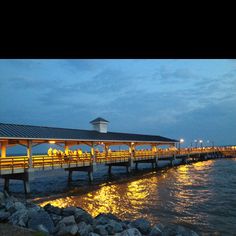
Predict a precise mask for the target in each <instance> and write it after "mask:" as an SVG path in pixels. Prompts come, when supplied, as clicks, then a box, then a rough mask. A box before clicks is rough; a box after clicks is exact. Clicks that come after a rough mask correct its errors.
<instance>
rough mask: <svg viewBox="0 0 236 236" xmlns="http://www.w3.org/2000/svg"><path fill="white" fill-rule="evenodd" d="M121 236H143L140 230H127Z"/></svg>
mask: <svg viewBox="0 0 236 236" xmlns="http://www.w3.org/2000/svg"><path fill="white" fill-rule="evenodd" d="M120 236H142V234H141V233H140V232H139V230H138V229H136V228H130V229H126V230H125V231H123V232H122V233H121V234H120Z"/></svg>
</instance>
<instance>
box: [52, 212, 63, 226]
mask: <svg viewBox="0 0 236 236" xmlns="http://www.w3.org/2000/svg"><path fill="white" fill-rule="evenodd" d="M49 215H50V217H51V219H52V221H53V223H54V225H57V224H58V222H59V221H60V220H62V216H59V215H56V214H49Z"/></svg>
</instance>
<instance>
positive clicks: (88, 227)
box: [77, 221, 93, 236]
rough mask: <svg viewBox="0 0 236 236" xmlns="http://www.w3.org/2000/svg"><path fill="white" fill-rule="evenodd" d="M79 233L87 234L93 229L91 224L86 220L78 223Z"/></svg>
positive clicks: (81, 235)
mask: <svg viewBox="0 0 236 236" xmlns="http://www.w3.org/2000/svg"><path fill="white" fill-rule="evenodd" d="M77 226H78V233H79V235H80V236H87V235H89V233H90V232H92V231H93V228H92V226H91V225H87V224H86V223H85V222H83V221H82V222H80V223H79V224H78V225H77Z"/></svg>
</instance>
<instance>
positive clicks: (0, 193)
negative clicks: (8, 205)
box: [0, 192, 5, 204]
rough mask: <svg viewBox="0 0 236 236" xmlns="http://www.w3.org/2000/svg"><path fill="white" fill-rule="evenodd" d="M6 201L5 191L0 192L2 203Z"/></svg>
mask: <svg viewBox="0 0 236 236" xmlns="http://www.w3.org/2000/svg"><path fill="white" fill-rule="evenodd" d="M2 203H5V195H4V193H2V192H0V204H2Z"/></svg>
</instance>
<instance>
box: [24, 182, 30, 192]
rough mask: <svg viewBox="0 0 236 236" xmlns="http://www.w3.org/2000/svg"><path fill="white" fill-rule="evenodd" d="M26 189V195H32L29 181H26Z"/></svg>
mask: <svg viewBox="0 0 236 236" xmlns="http://www.w3.org/2000/svg"><path fill="white" fill-rule="evenodd" d="M24 189H25V194H29V193H30V183H29V180H28V179H25V180H24Z"/></svg>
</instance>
